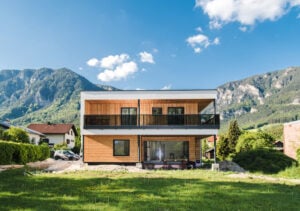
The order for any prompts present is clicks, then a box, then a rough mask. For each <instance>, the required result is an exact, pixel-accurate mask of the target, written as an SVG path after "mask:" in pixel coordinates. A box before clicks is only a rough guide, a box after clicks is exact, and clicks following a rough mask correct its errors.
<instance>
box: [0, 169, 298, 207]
mask: <svg viewBox="0 0 300 211" xmlns="http://www.w3.org/2000/svg"><path fill="white" fill-rule="evenodd" d="M227 175H228V173H222V172H212V171H208V170H183V171H172V170H170V171H151V172H143V173H128V172H103V171H86V172H75V173H65V174H39V175H35V176H24V175H23V170H22V169H18V170H9V171H5V172H1V173H0V210H20V209H26V210H140V211H144V210H299V209H300V186H299V185H293V184H284V183H275V182H267V181H263V180H257V179H251V178H247V179H233V178H229V177H228V176H227Z"/></svg>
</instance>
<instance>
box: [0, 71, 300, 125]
mask: <svg viewBox="0 0 300 211" xmlns="http://www.w3.org/2000/svg"><path fill="white" fill-rule="evenodd" d="M98 90H118V89H116V88H114V87H111V86H107V85H105V86H104V85H99V84H98V85H95V84H92V83H91V82H89V81H88V80H86V79H85V78H83V77H82V76H80V75H78V74H76V73H74V72H73V71H71V70H68V69H66V68H62V69H57V70H54V69H49V68H41V69H37V70H34V69H26V70H1V71H0V120H1V119H10V120H12V122H13V123H14V124H17V125H24V126H26V125H28V124H29V123H32V122H53V123H62V122H72V123H75V124H76V125H79V109H80V99H79V98H80V92H81V91H98ZM217 90H218V99H217V108H218V112H219V113H220V116H221V120H222V121H221V131H222V130H225V129H226V128H227V124H228V122H229V121H230V120H231V119H235V118H236V119H237V120H238V122H239V125H240V126H241V127H242V128H244V129H252V128H258V127H261V126H263V125H267V124H270V123H283V122H288V121H293V120H297V119H300V67H290V68H286V69H284V70H280V71H275V72H269V73H265V74H261V75H256V76H252V77H249V78H246V79H243V80H239V81H233V82H229V83H226V84H224V85H222V86H219V87H218V88H217Z"/></svg>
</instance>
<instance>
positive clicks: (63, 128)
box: [27, 123, 77, 136]
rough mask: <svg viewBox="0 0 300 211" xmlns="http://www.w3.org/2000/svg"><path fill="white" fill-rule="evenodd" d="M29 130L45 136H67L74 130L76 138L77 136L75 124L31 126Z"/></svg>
mask: <svg viewBox="0 0 300 211" xmlns="http://www.w3.org/2000/svg"><path fill="white" fill-rule="evenodd" d="M27 128H29V129H31V130H36V131H38V132H40V133H44V134H65V133H68V132H69V131H70V129H73V131H74V133H75V136H77V130H76V128H75V126H74V125H73V124H52V123H47V124H30V125H28V126H27Z"/></svg>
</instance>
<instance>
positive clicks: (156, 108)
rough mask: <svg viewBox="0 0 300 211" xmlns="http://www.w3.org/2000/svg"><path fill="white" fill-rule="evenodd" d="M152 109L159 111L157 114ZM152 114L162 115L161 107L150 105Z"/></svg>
mask: <svg viewBox="0 0 300 211" xmlns="http://www.w3.org/2000/svg"><path fill="white" fill-rule="evenodd" d="M154 110H157V111H159V114H156V113H154ZM152 115H153V116H158V115H162V107H152Z"/></svg>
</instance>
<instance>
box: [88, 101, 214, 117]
mask: <svg viewBox="0 0 300 211" xmlns="http://www.w3.org/2000/svg"><path fill="white" fill-rule="evenodd" d="M211 103H213V99H201V100H195V99H186V100H181V99H180V100H174V99H173V100H86V101H84V108H85V110H84V114H86V115H119V114H121V112H122V108H136V109H138V108H139V112H140V114H153V109H155V108H159V109H161V114H162V115H167V114H169V110H168V109H169V108H183V114H199V113H201V111H203V109H205V108H206V107H207V106H209V105H210V104H211Z"/></svg>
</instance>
